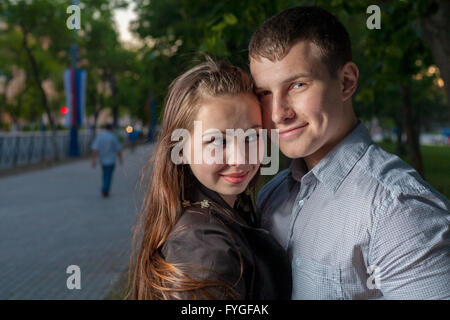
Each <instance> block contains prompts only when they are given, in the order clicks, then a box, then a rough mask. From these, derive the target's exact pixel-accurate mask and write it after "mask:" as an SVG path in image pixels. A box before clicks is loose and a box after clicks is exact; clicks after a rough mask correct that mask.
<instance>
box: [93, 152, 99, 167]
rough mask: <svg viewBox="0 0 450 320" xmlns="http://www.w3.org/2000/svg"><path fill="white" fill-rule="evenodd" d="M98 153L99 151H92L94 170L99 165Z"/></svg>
mask: <svg viewBox="0 0 450 320" xmlns="http://www.w3.org/2000/svg"><path fill="white" fill-rule="evenodd" d="M97 157H98V152H97V150H92V168H95V165H96V163H97Z"/></svg>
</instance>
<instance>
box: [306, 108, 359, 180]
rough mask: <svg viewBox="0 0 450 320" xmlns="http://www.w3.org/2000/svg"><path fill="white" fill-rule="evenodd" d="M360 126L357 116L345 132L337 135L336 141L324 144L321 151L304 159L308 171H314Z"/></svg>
mask: <svg viewBox="0 0 450 320" xmlns="http://www.w3.org/2000/svg"><path fill="white" fill-rule="evenodd" d="M357 125H358V119H357V118H356V116H355V117H354V118H353V117H352V119H351V121H350V122H349V124H348V125H346V126H345V127H344V128H345V130H341V134H339V135H336V136H335V139H333V140H332V141H329V142H327V143H326V144H324V145H323V146H322V147H321V148H319V150H317V151H316V152H314V153H313V154H311V155H309V156H306V157H304V160H305V163H306V166H307V168H308V171H310V170H312V168H314V167H315V166H316V165H317V164H318V163H319V162H320V161H321V160H322V159H323V158H325V156H326V155H327V154H328V153H329V152H330V151H331V150H333V148H334V147H336V146H337V145H338V144H339V142H341V141H342V140H343V139H344V138H345V137H346V136H348V135H349V134H350V132H352V131H353V130H354V129H355V128H356V127H357Z"/></svg>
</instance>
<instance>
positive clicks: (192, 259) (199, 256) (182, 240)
mask: <svg viewBox="0 0 450 320" xmlns="http://www.w3.org/2000/svg"><path fill="white" fill-rule="evenodd" d="M180 230H181V231H179V232H178V231H176V232H173V236H170V237H169V239H168V240H167V241H166V242H165V243H164V245H163V248H162V253H163V256H164V258H165V260H166V261H167V262H169V263H174V264H179V263H180V264H183V265H185V266H187V268H186V269H183V270H186V272H185V274H186V275H187V276H188V277H190V278H193V279H196V280H200V281H201V280H210V281H224V282H225V283H227V284H228V285H229V286H230V287H232V288H233V290H234V291H235V292H236V293H237V294H238V295H239V297H240V299H243V298H244V297H245V293H246V289H245V281H243V279H242V275H241V268H243V266H241V259H240V257H239V253H238V250H237V248H236V247H235V245H234V244H233V240H232V238H231V237H230V234H229V233H228V232H227V231H226V230H225V229H224V227H223V226H221V225H219V224H215V223H208V222H206V221H201V222H199V221H197V222H196V223H192V224H189V225H186V226H182V227H181V229H180ZM242 270H243V269H242ZM205 289H206V291H207V292H208V294H210V295H211V297H212V299H214V300H222V299H226V300H228V299H232V298H233V297H232V296H231V295H230V293H229V291H227V290H225V289H224V288H223V287H221V286H211V287H207V288H205ZM191 293H194V294H195V293H196V292H192V291H191ZM180 296H181V297H182V299H192V298H191V296H190V295H188V292H182V293H181V295H180ZM199 298H200V299H204V297H202V296H201V295H199Z"/></svg>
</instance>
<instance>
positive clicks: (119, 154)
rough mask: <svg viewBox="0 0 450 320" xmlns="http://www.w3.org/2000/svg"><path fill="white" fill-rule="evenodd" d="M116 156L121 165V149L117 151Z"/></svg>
mask: <svg viewBox="0 0 450 320" xmlns="http://www.w3.org/2000/svg"><path fill="white" fill-rule="evenodd" d="M117 158H118V159H119V163H120V164H121V165H122V164H123V159H122V151H120V150H119V151H117Z"/></svg>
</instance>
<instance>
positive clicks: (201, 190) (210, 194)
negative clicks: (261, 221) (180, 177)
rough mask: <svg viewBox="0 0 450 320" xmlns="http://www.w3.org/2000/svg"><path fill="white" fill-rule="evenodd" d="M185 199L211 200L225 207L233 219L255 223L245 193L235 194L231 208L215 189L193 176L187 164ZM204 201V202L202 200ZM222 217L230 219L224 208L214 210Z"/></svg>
mask: <svg viewBox="0 0 450 320" xmlns="http://www.w3.org/2000/svg"><path fill="white" fill-rule="evenodd" d="M185 169H186V170H185V172H186V173H187V174H186V178H185V199H184V200H188V201H189V202H190V203H194V202H201V201H205V200H206V201H212V202H214V203H215V204H216V205H218V206H219V207H221V208H222V209H226V210H228V211H229V212H231V213H232V215H233V217H232V218H233V219H235V220H236V222H238V223H239V224H241V225H243V226H246V227H248V226H253V225H255V223H256V217H255V213H254V210H253V205H252V202H251V199H250V197H249V196H248V195H246V194H245V193H242V194H240V195H238V196H237V199H236V201H235V204H234V207H233V208H232V207H231V206H230V205H229V204H228V203H227V202H226V201H225V200H224V199H223V198H222V197H221V196H220V195H219V194H218V193H217V192H216V191H214V190H211V189H209V188H207V187H206V186H204V185H203V184H202V183H200V181H198V179H197V178H196V177H195V176H194V174H193V173H192V171H191V169H190V168H189V166H186V168H185ZM204 203H205V202H204ZM216 211H218V212H219V213H220V215H221V217H222V218H224V217H225V218H227V219H230V217H229V216H228V215H227V214H226V213H225V212H224V210H216Z"/></svg>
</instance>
